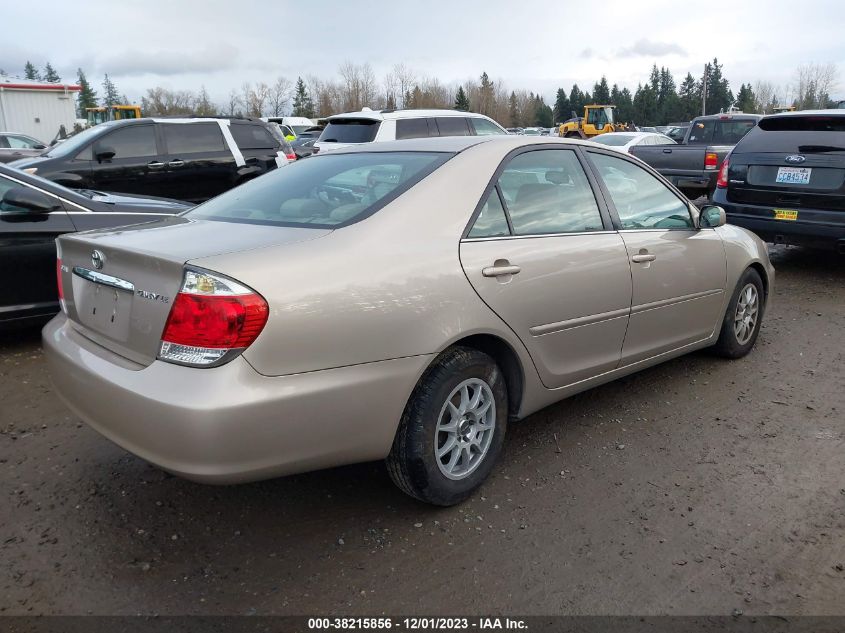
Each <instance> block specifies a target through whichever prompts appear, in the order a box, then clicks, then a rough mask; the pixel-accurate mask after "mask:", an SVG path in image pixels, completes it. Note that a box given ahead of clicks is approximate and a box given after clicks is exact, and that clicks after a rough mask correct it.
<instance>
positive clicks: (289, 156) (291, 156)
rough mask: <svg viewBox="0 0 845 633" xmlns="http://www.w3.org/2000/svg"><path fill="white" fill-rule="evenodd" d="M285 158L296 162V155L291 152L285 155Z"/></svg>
mask: <svg viewBox="0 0 845 633" xmlns="http://www.w3.org/2000/svg"><path fill="white" fill-rule="evenodd" d="M285 158H287V159H288V160H296V154H294V153H293V152H291V153H290V154H285Z"/></svg>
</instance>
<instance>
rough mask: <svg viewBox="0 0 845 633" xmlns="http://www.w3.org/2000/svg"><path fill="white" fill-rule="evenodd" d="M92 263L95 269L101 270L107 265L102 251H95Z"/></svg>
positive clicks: (92, 254)
mask: <svg viewBox="0 0 845 633" xmlns="http://www.w3.org/2000/svg"><path fill="white" fill-rule="evenodd" d="M91 263H92V264H93V265H94V268H96V269H97V270H101V269H102V268H103V264H105V263H106V256H105V255H103V253H102V252H100V251H94V252H93V253H91Z"/></svg>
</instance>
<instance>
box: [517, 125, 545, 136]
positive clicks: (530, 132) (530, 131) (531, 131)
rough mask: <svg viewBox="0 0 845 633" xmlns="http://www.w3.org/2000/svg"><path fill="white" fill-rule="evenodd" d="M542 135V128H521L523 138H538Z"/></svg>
mask: <svg viewBox="0 0 845 633" xmlns="http://www.w3.org/2000/svg"><path fill="white" fill-rule="evenodd" d="M542 133H543V128H539V127H526V128H523V130H522V134H523V135H524V136H540V135H541V134H542Z"/></svg>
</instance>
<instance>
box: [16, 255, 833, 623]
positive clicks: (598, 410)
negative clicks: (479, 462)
mask: <svg viewBox="0 0 845 633" xmlns="http://www.w3.org/2000/svg"><path fill="white" fill-rule="evenodd" d="M773 261H774V263H775V266H776V267H777V269H778V279H777V292H776V296H775V301H774V303H773V305H772V308H771V311H770V313H769V314H767V315H766V319H765V321H764V326H763V330H762V334H761V337H760V339H759V342H758V345H757V347H756V349H755V350H754V351H753V352H752V353H751V354H750V355H749V356H748V357H746V358H744V359H742V360H739V361H734V362H727V361H724V360H721V359H717V358H714V357H712V356H709V355H707V354H706V353H697V354H693V355H690V356H687V357H684V358H680V359H677V360H674V361H671V362H669V363H666V364H663V365H661V366H659V367H655V368H652V369H650V370H647V371H644V372H642V373H640V374H638V375H635V376H631V377H629V378H626V379H623V380H620V381H618V382H615V383H612V384H609V385H606V386H603V387H600V388H598V389H594V390H592V391H589V392H587V393H584V394H581V395H579V396H577V397H574V398H571V399H569V400H566V401H564V402H561V403H559V404H557V405H554V406H552V407H549V408H547V409H545V410H543V411H541V412H539V413H537V414H535V415H533V416H531V417H530V418H528V419H526V420H524V421H522V422H520V423H518V424H515V425H513V426H512V427H511V429H510V435H509V438H508V439H507V441H506V446H505V451H504V455H503V459H502V461H501V464H500V466H499V468H498V469H497V470H496V471H495V472H494V475H493V476H492V477H491V479H490V481H489V482H488V483H487V484H486V485H485V486H484V487H483V488H482V489H481V491H480V493H479V494H477V495H476V496H475V497H474V498H473V499H471V500H470V501H469V502H467V503H465V504H464V505H461V506H459V507H455V508H449V509H435V508H430V507H426V506H424V505H421V504H418V503H416V502H414V501H412V500H410V499H408V498H406V497H404V496H403V495H402V494H401V493H399V492H398V491H397V490H396V489H394V487H393V486H392V485H391V483H390V482H389V480H388V479H387V476H386V474H385V471H384V468H383V466H382V465H381V464H364V465H360V466H353V467H346V468H339V469H334V470H329V471H323V472H317V473H310V474H306V475H300V476H295V477H288V478H285V479H277V480H273V481H265V482H261V483H257V484H250V485H241V486H231V487H208V486H203V485H199V484H193V483H190V482H187V481H183V480H180V479H178V478H175V477H172V476H169V475H167V474H165V473H163V472H161V471H158V470H156V469H155V468H153V467H151V466H149V465H148V464H146V463H145V462H143V461H142V460H140V459H138V458H136V457H134V456H132V455H129V454H128V453H126V452H124V451H123V450H121V449H119V448H118V447H116V446H114V445H112V444H111V443H109V442H108V441H107V440H105V439H103V438H102V437H100V436H99V435H98V434H97V433H95V432H94V431H92V430H91V429H89V428H88V427H87V426H85V425H83V424H82V423H81V422H79V421H78V420H77V419H76V418H75V417H74V416H73V415H72V414H71V413H70V412H68V411H67V410H66V409H65V407H64V406H63V405H62V404H61V403H60V402H59V400H58V399H57V398H56V397H55V395H54V394H53V393H52V390H51V387H50V382H49V379H48V376H47V372H46V369H45V364H44V359H43V357H42V354H41V350H40V343H39V337H38V333H37V332H19V333H15V334H12V335H6V336H4V337H3V338H2V339H0V473H2V477H0V612H2V613H3V614H6V615H10V614H22V615H32V614H88V613H95V614H135V613H144V614H153V613H157V614H200V613H203V614H224V613H225V614H297V615H302V614H305V613H314V614H327V613H349V614H377V613H387V614H393V615H396V614H409V613H433V614H443V613H469V614H472V613H477V614H489V613H491V612H492V613H500V612H506V613H519V614H526V615H527V614H629V613H637V614H667V613H668V614H731V613H734V612H736V611H742V612H744V613H746V614H764V613H778V614H845V600H843V595H845V571H843V565H844V564H845V512H843V510H845V452H844V451H843V437H845V362H843V361H845V356H844V355H845V258H842V257H835V256H831V257H825V256H821V255H819V254H817V253H813V252H810V251H804V250H801V249H786V248H777V249H775V250H774V253H773Z"/></svg>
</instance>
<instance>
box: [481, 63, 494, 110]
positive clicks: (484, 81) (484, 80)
mask: <svg viewBox="0 0 845 633" xmlns="http://www.w3.org/2000/svg"><path fill="white" fill-rule="evenodd" d="M494 96H495V93H494V91H493V82H492V81H490V77H488V76H487V73H486V72H483V73H481V85H480V86H479V88H478V112H479V113H481V114H484V115H487V116H491V115H492V114H493V105H494V104H493V100H494Z"/></svg>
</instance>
